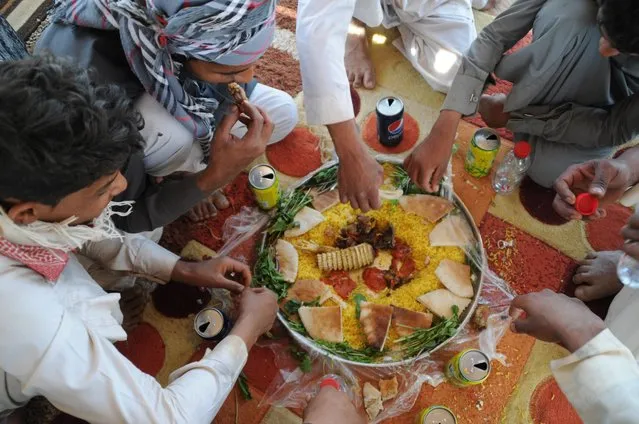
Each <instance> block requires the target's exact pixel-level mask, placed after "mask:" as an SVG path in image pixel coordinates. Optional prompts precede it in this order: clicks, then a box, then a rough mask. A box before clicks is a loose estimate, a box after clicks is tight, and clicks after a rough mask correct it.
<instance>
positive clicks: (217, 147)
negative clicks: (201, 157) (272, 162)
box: [204, 102, 273, 182]
mask: <svg viewBox="0 0 639 424" xmlns="http://www.w3.org/2000/svg"><path fill="white" fill-rule="evenodd" d="M241 108H242V113H244V114H246V116H247V117H244V116H241V115H240V109H239V108H238V107H237V106H233V107H232V108H231V111H230V112H229V114H228V115H226V116H225V117H224V118H222V120H221V122H220V123H219V124H218V126H217V128H216V130H215V135H214V136H213V140H212V141H211V155H210V159H209V166H208V167H207V169H206V171H204V172H205V173H206V176H207V177H211V179H212V180H217V181H220V180H224V181H227V182H228V181H231V180H232V179H233V178H235V177H236V176H237V175H238V174H239V173H240V172H241V171H242V170H243V169H245V168H246V167H247V166H249V165H250V164H251V162H252V161H253V160H254V159H255V158H256V157H258V156H259V155H261V154H262V153H264V151H265V150H266V145H267V143H268V141H269V139H270V138H271V135H272V134H273V122H271V120H270V118H269V117H268V115H267V114H266V112H264V111H263V110H262V109H260V108H259V107H257V106H255V105H252V104H251V103H249V102H244V103H243V104H242V106H241ZM238 121H242V122H243V123H244V124H246V127H247V132H246V134H244V136H243V137H242V138H239V137H237V136H235V135H233V134H232V130H233V127H234V125H235V124H236V123H237V122H238Z"/></svg>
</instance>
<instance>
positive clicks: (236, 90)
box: [228, 82, 248, 106]
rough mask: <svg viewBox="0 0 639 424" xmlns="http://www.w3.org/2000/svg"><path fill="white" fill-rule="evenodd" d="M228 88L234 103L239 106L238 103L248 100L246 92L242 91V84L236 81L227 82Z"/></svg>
mask: <svg viewBox="0 0 639 424" xmlns="http://www.w3.org/2000/svg"><path fill="white" fill-rule="evenodd" d="M228 89H229V93H230V94H231V96H232V97H233V101H234V102H235V104H236V105H238V106H239V105H241V104H243V103H244V102H247V101H248V97H247V96H246V92H245V91H244V89H243V88H242V86H241V85H239V84H238V83H236V82H232V83H229V85H228Z"/></svg>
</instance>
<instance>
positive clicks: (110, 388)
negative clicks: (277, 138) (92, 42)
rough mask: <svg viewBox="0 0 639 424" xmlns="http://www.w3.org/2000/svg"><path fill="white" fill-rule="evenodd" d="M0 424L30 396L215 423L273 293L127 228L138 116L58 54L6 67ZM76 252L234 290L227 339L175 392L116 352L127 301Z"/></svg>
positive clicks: (89, 409) (82, 410)
mask: <svg viewBox="0 0 639 424" xmlns="http://www.w3.org/2000/svg"><path fill="white" fill-rule="evenodd" d="M0 98H2V102H0V206H1V207H0V317H1V318H2V321H3V322H4V323H5V324H6V325H3V326H2V327H1V329H0V422H2V419H3V418H5V417H7V416H8V415H11V414H12V412H13V411H14V410H15V409H17V408H20V407H21V406H22V405H24V404H25V403H26V402H27V401H28V400H29V399H30V398H32V397H34V396H44V397H46V398H47V399H48V400H49V401H50V402H51V403H52V404H53V405H54V406H56V407H57V408H58V409H60V410H62V411H64V412H66V413H69V414H71V415H74V416H77V417H79V418H81V419H84V420H86V421H90V422H108V423H114V422H128V423H150V422H158V423H160V422H161V423H165V422H166V423H169V422H170V423H210V422H211V420H212V419H213V417H214V416H215V414H216V413H217V411H218V410H219V408H220V407H221V405H222V403H223V402H224V399H225V398H226V397H227V395H228V393H229V391H230V390H231V389H232V387H233V384H234V383H235V380H236V379H237V377H238V375H239V374H240V371H241V370H242V368H243V366H244V363H245V362H246V359H247V352H248V350H249V349H250V348H251V347H252V345H253V344H254V343H255V342H256V340H257V338H258V337H259V336H260V335H261V334H262V333H264V332H265V331H268V329H269V328H270V326H271V325H272V323H273V321H274V319H275V315H276V312H277V301H276V297H275V295H274V294H273V293H272V292H270V291H268V290H265V289H252V288H248V287H245V286H244V285H243V284H239V283H236V282H234V281H230V280H228V279H227V278H225V275H227V274H228V273H229V272H236V273H240V274H241V275H242V276H243V278H242V280H243V282H244V283H248V281H250V279H251V274H250V271H249V269H248V267H247V266H245V265H244V264H241V263H239V262H237V261H234V260H232V259H229V258H216V259H212V260H208V261H204V262H199V263H187V262H184V261H181V260H180V259H179V258H178V257H177V256H176V255H174V254H173V253H171V252H168V251H167V250H165V249H163V248H161V247H160V246H158V245H157V244H155V243H154V242H152V241H151V240H149V239H147V238H144V237H142V236H133V235H129V234H122V233H120V232H119V231H118V230H117V229H116V228H115V226H114V224H113V222H112V221H111V216H112V215H114V214H115V215H126V213H128V211H126V210H122V208H124V209H126V208H127V207H128V206H130V202H120V203H113V202H111V201H112V199H113V198H114V197H115V196H117V195H118V194H119V193H120V192H122V191H123V190H124V189H125V188H126V186H127V181H126V179H125V178H124V177H123V176H122V174H121V173H120V169H121V168H122V167H123V166H124V165H125V162H126V161H127V159H128V158H129V157H130V156H131V154H132V153H133V152H135V151H137V150H138V149H140V148H141V137H140V135H139V132H138V125H139V117H138V114H137V113H136V112H135V111H134V108H133V104H132V102H131V101H130V100H128V99H127V97H126V96H124V95H123V92H122V91H121V90H120V89H117V88H115V87H113V86H98V85H96V84H94V83H93V82H92V81H91V79H90V78H89V76H88V74H87V72H86V71H84V70H82V69H78V68H76V67H75V66H72V65H71V64H68V63H66V62H62V61H56V60H53V59H50V58H47V57H45V58H38V59H27V60H21V61H14V62H3V63H0ZM76 252H78V253H80V252H81V253H82V254H83V255H85V256H87V257H89V258H91V259H93V260H95V261H97V262H99V263H100V264H101V265H103V266H104V267H106V268H109V269H112V270H117V271H130V272H134V273H138V274H145V275H149V276H152V277H154V278H155V279H157V280H162V281H180V282H183V283H186V284H191V285H196V286H200V287H222V288H228V289H229V290H231V291H233V292H235V293H237V294H238V295H239V296H240V297H239V312H238V319H237V321H236V323H235V326H234V327H233V329H232V330H231V332H230V334H229V336H227V337H226V338H225V339H224V340H222V341H221V342H220V343H219V344H218V345H217V346H216V348H215V349H214V350H212V351H207V353H206V354H205V355H204V357H203V359H202V360H200V361H198V362H194V363H191V364H188V365H186V366H184V367H182V368H180V369H178V370H176V371H175V372H174V373H173V374H172V375H171V379H170V380H171V382H170V383H169V385H168V386H167V387H165V388H163V387H161V386H160V385H159V384H158V383H157V381H156V380H155V379H154V378H153V377H152V376H149V375H147V374H144V373H143V372H142V371H140V370H139V369H137V368H136V367H135V366H134V365H133V364H132V363H131V362H130V361H129V360H127V359H126V358H125V357H124V356H122V355H121V354H120V353H119V352H118V351H117V350H116V349H115V347H114V346H113V344H112V343H113V342H114V341H118V340H125V339H126V338H127V335H126V333H125V332H124V330H123V329H122V326H121V322H122V314H121V312H120V309H119V306H118V300H119V298H120V295H119V294H117V293H110V294H107V293H106V292H105V291H104V290H103V289H102V288H101V287H100V286H99V285H98V283H97V282H96V281H94V280H93V279H92V278H91V276H90V275H89V274H88V273H87V272H86V271H85V270H84V268H83V267H82V265H81V264H80V263H79V261H78V259H77V257H76Z"/></svg>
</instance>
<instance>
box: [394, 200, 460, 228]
mask: <svg viewBox="0 0 639 424" xmlns="http://www.w3.org/2000/svg"><path fill="white" fill-rule="evenodd" d="M399 204H400V205H401V207H402V209H404V210H405V211H406V212H409V213H414V214H415V215H419V216H421V217H422V218H425V219H426V220H427V221H428V222H430V223H431V224H434V223H436V222H437V221H439V220H440V219H442V218H443V217H444V216H445V215H446V214H447V213H449V212H450V211H452V210H453V208H454V206H453V203H452V202H451V201H450V200H447V199H444V198H443V197H438V196H431V195H430V194H412V195H409V196H403V197H402V198H400V199H399Z"/></svg>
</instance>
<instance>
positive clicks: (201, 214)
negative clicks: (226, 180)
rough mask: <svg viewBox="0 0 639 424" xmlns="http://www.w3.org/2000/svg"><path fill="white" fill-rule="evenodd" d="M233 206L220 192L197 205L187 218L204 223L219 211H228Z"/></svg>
mask: <svg viewBox="0 0 639 424" xmlns="http://www.w3.org/2000/svg"><path fill="white" fill-rule="evenodd" d="M229 206H231V204H230V203H229V200H228V199H227V198H226V196H225V195H224V193H222V192H221V191H220V190H218V191H216V192H215V193H213V194H212V195H210V196H209V197H208V199H205V200H202V201H201V202H200V203H198V204H197V205H195V206H194V207H193V209H191V210H190V211H189V213H188V214H187V216H188V217H189V219H191V220H192V221H202V220H203V219H208V218H212V217H214V216H215V215H217V211H218V210H222V209H226V208H228V207H229Z"/></svg>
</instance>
